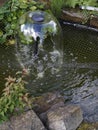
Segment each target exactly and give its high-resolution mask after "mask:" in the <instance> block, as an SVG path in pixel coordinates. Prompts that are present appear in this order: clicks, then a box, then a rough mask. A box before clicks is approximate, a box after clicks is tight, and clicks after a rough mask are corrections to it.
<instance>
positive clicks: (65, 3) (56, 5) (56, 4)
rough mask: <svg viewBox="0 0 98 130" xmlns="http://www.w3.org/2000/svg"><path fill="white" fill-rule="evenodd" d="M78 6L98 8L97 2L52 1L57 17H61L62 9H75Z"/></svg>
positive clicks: (92, 0) (53, 10)
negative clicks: (65, 7)
mask: <svg viewBox="0 0 98 130" xmlns="http://www.w3.org/2000/svg"><path fill="white" fill-rule="evenodd" d="M76 5H78V6H80V5H84V6H96V7H98V3H97V1H96V0H51V9H52V12H53V13H54V14H55V15H57V16H59V15H60V13H61V8H62V7H64V6H67V7H72V8H75V7H76Z"/></svg>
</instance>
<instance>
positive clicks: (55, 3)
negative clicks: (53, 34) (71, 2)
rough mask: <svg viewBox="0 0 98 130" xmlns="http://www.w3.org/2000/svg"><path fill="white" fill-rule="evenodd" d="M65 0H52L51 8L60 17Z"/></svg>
mask: <svg viewBox="0 0 98 130" xmlns="http://www.w3.org/2000/svg"><path fill="white" fill-rule="evenodd" d="M63 4H64V0H51V10H52V12H53V13H54V14H55V15H56V16H57V17H58V16H59V15H60V14H61V8H62V7H63Z"/></svg>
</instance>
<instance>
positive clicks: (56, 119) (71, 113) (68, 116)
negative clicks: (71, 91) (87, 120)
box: [47, 105, 83, 130]
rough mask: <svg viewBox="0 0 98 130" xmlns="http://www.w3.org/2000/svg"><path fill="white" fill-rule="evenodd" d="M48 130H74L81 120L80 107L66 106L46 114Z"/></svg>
mask: <svg viewBox="0 0 98 130" xmlns="http://www.w3.org/2000/svg"><path fill="white" fill-rule="evenodd" d="M47 118H48V127H49V130H76V128H77V127H78V126H79V125H80V123H81V122H82V120H83V116H82V111H81V109H80V107H78V106H73V105H68V106H64V107H59V108H56V109H54V110H51V111H49V112H48V113H47Z"/></svg>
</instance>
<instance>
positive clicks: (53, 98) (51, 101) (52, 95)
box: [32, 92, 64, 114]
mask: <svg viewBox="0 0 98 130" xmlns="http://www.w3.org/2000/svg"><path fill="white" fill-rule="evenodd" d="M61 102H64V98H63V97H62V96H61V95H60V94H59V92H48V93H46V94H43V95H42V96H40V97H37V98H34V100H33V102H32V104H33V109H34V111H35V112H36V113H38V114H41V113H44V112H46V111H48V110H49V109H50V108H51V107H52V106H54V105H55V104H59V103H60V104H61Z"/></svg>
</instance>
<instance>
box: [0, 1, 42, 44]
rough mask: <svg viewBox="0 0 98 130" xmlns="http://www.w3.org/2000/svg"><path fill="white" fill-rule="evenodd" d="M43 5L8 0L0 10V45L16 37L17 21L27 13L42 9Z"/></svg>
mask: <svg viewBox="0 0 98 130" xmlns="http://www.w3.org/2000/svg"><path fill="white" fill-rule="evenodd" d="M43 8H44V5H42V4H41V3H38V2H35V1H34V0H8V1H7V2H6V3H5V5H4V6H2V7H1V8H0V43H4V42H9V39H10V40H11V39H12V40H13V38H14V36H15V35H16V29H17V21H18V19H19V18H20V16H21V15H23V14H24V13H25V12H27V11H33V10H36V9H43Z"/></svg>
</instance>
